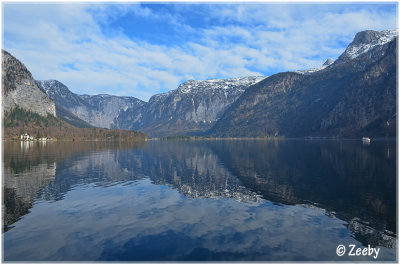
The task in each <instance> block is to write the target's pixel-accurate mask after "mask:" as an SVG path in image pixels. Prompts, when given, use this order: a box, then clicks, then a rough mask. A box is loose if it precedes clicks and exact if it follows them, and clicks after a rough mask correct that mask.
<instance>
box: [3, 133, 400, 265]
mask: <svg viewBox="0 0 400 265" xmlns="http://www.w3.org/2000/svg"><path fill="white" fill-rule="evenodd" d="M395 150H396V149H395V141H385V140H382V141H373V142H372V143H371V144H370V145H362V143H361V141H303V140H279V141H257V140H254V141H149V142H148V143H147V144H146V143H143V144H139V145H138V144H135V145H121V144H119V145H116V144H111V143H108V144H104V143H103V144H101V143H93V142H92V143H90V142H89V143H50V144H49V143H47V144H46V145H43V144H42V143H38V144H36V143H35V144H33V145H32V144H31V145H29V146H25V145H24V146H22V145H21V144H19V143H5V144H4V170H3V173H4V180H3V190H4V193H3V194H4V202H3V203H4V231H5V233H4V260H5V261H11V260H31V261H36V260H52V261H62V260H66V261H72V260H121V261H122V260H131V261H133V260H139V261H140V260H177V261H178V260H186V261H189V260H197V261H201V260H265V261H270V260H276V261H278V260H355V261H358V260H361V259H362V257H356V258H354V259H352V258H351V257H338V256H336V254H335V250H336V247H337V245H339V244H346V243H347V244H349V243H352V244H357V245H358V246H368V245H371V246H378V247H381V248H382V249H381V254H380V257H379V258H380V259H379V260H395V259H396V251H395V249H396V248H397V239H396V237H397V236H396V234H397V231H396V213H397V212H396V157H395V154H396V152H395ZM363 258H364V259H365V257H363ZM366 260H372V258H370V257H369V259H368V258H367V259H366Z"/></svg>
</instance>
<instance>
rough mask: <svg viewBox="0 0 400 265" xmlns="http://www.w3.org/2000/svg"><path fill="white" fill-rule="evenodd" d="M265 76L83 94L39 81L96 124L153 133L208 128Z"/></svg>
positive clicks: (57, 98)
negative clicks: (156, 90)
mask: <svg viewBox="0 0 400 265" xmlns="http://www.w3.org/2000/svg"><path fill="white" fill-rule="evenodd" d="M264 78H265V77H240V78H232V79H210V80H204V81H194V80H189V81H187V82H184V83H183V84H181V85H180V86H179V87H178V88H177V89H174V90H171V91H169V92H167V93H162V94H156V95H154V96H152V97H151V98H150V100H149V102H144V101H141V100H139V99H136V98H133V97H118V96H110V95H94V96H89V95H77V94H75V93H72V92H71V91H70V90H69V89H68V87H66V86H65V85H64V84H62V83H60V82H58V81H56V80H49V81H36V82H37V84H38V85H39V87H41V88H42V89H43V90H45V91H46V93H47V94H48V95H49V96H50V98H51V99H53V100H54V102H56V104H57V106H59V107H62V108H64V109H66V110H68V111H70V112H71V113H73V114H74V115H76V116H77V117H79V118H80V119H82V120H84V121H86V122H88V123H90V124H91V125H93V126H98V127H105V128H114V129H127V130H140V131H143V132H146V133H148V134H149V135H150V136H168V135H183V134H196V133H204V132H205V131H207V130H208V129H210V128H211V127H212V126H213V125H214V124H215V122H216V121H217V120H218V119H219V118H220V117H221V116H222V114H223V113H224V111H225V110H226V109H227V108H228V107H229V106H230V105H231V104H232V103H233V102H235V101H236V100H237V99H238V98H239V97H240V95H241V94H242V93H243V92H244V91H245V90H246V89H247V88H248V87H249V86H251V85H253V84H255V83H257V82H259V81H261V80H262V79H264Z"/></svg>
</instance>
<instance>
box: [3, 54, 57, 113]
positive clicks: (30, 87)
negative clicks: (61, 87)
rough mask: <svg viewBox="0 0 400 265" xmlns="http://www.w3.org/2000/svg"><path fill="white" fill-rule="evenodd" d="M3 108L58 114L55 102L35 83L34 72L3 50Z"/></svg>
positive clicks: (6, 109) (5, 109)
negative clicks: (18, 108)
mask: <svg viewBox="0 0 400 265" xmlns="http://www.w3.org/2000/svg"><path fill="white" fill-rule="evenodd" d="M2 63H3V68H2V81H3V84H2V87H3V100H2V101H3V102H2V103H3V110H4V111H10V110H12V109H13V108H15V107H17V106H18V107H20V108H22V109H25V110H29V111H32V112H34V113H37V114H39V115H41V116H44V117H47V115H48V114H50V115H53V116H56V107H55V104H54V102H53V101H52V100H51V99H50V98H49V96H47V95H46V93H45V92H44V91H43V90H41V89H40V88H39V87H38V86H37V85H36V83H35V80H34V79H33V77H32V74H31V73H30V72H29V70H28V69H27V68H26V67H25V65H23V64H22V63H21V62H20V61H19V60H18V59H16V58H15V57H14V56H12V55H11V54H10V53H8V52H6V51H4V50H2Z"/></svg>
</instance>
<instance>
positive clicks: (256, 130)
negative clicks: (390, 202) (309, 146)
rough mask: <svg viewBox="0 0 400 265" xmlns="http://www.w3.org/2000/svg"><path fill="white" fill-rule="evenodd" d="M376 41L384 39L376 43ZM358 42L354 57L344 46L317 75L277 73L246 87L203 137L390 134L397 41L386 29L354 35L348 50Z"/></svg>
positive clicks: (392, 132)
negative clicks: (369, 42)
mask: <svg viewBox="0 0 400 265" xmlns="http://www.w3.org/2000/svg"><path fill="white" fill-rule="evenodd" d="M370 35H372V37H371V36H370ZM377 38H378V39H379V40H386V41H380V42H378V44H376V43H377V41H376V39H377ZM360 39H361V40H360ZM371 39H372V44H370V45H368V40H371ZM360 43H362V45H361V46H362V47H364V48H359V49H358V50H357V51H358V53H357V54H356V56H354V55H355V53H349V54H347V53H348V51H349V50H351V51H352V49H349V48H348V49H346V51H345V53H344V54H343V55H342V56H341V57H339V59H338V60H337V61H336V62H334V63H333V64H330V65H328V66H327V67H325V68H323V69H321V70H319V71H315V72H312V73H308V74H304V73H301V72H297V73H296V72H286V73H279V74H276V75H273V76H271V77H269V78H267V79H265V80H263V81H261V82H259V83H258V84H256V85H254V86H252V87H250V88H249V89H247V90H246V91H245V92H244V93H243V95H242V96H241V97H240V98H239V99H238V100H237V101H236V102H235V103H234V104H232V106H231V107H230V108H229V109H228V110H227V111H226V112H225V114H224V115H223V117H222V118H221V119H220V120H219V121H218V122H217V123H216V125H215V126H214V127H213V128H212V129H211V130H210V132H209V133H210V134H211V135H213V136H222V137H228V136H229V137H241V136H249V137H255V136H278V135H283V136H288V137H303V136H330V137H351V136H361V135H364V134H366V135H371V136H386V135H392V136H394V135H395V134H396V132H395V128H396V126H395V119H394V118H393V117H394V115H395V114H396V58H397V50H396V44H397V37H396V38H394V37H392V32H389V33H388V32H387V31H384V32H378V33H377V32H371V31H368V32H365V33H358V34H357V36H356V38H355V40H354V41H353V42H352V43H351V44H350V45H349V47H356V46H357V47H361V46H360V45H359V44H360ZM365 47H369V48H365ZM346 54H347V55H346ZM351 55H352V56H353V57H351Z"/></svg>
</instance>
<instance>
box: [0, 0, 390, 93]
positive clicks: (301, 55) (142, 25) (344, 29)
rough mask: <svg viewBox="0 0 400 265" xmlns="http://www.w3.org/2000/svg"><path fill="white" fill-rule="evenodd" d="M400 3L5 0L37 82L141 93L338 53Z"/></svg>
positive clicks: (305, 64) (310, 64)
mask: <svg viewBox="0 0 400 265" xmlns="http://www.w3.org/2000/svg"><path fill="white" fill-rule="evenodd" d="M397 8H398V4H397V2H376V3H373V2H367V3H362V2H355V3H327V2H321V3H318V2H312V3H286V4H285V3H271V2H270V3H267V2H266V3H262V2H261V3H260V2H256V3H254V2H253V3H238V2H232V3H228V2H214V3H205V2H203V3H202V2H198V3H196V2H187V3H176V2H175V3H166V2H152V3H150V2H122V3H112V2H109V3H105V2H102V3H96V2H85V3H83V2H82V3H79V2H71V3H67V2H59V3H57V2H55V3H43V2H42V3H35V2H25V3H22V2H21V3H17V2H14V3H12V2H8V3H7V2H3V3H2V16H3V21H2V23H3V24H2V25H3V27H2V47H3V49H5V50H7V51H8V52H10V53H11V54H12V55H14V56H15V57H16V58H17V59H19V60H20V61H21V62H22V63H24V64H25V66H27V68H28V69H29V70H30V71H31V73H32V75H33V77H34V78H35V79H36V80H49V79H56V80H58V81H60V82H62V83H63V84H65V85H66V86H68V88H69V89H70V90H71V91H72V92H74V93H77V94H90V95H93V94H110V95H118V96H133V97H136V98H139V99H142V100H145V101H147V100H148V99H149V98H150V97H151V96H152V95H154V94H157V93H162V92H167V91H169V90H172V89H176V88H177V87H178V86H179V84H181V83H183V82H185V81H187V80H190V79H194V80H205V79H213V78H232V77H240V76H249V75H251V76H270V75H273V74H276V73H278V72H282V71H293V70H304V69H309V68H314V67H319V66H321V65H322V64H323V63H324V62H325V60H326V59H327V58H332V59H334V60H335V59H337V57H339V56H340V54H341V53H342V52H343V51H344V50H345V49H346V47H347V45H348V44H349V43H350V42H351V41H352V39H353V38H354V36H355V34H356V33H357V32H359V31H362V30H378V31H380V30H385V29H396V28H397V23H398V21H397V12H398V11H397Z"/></svg>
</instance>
